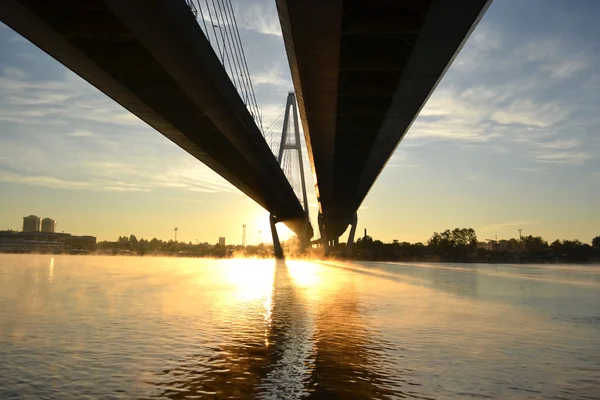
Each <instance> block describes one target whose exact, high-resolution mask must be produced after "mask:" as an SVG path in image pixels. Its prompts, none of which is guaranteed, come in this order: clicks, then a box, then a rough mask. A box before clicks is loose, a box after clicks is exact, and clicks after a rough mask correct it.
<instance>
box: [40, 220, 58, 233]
mask: <svg viewBox="0 0 600 400" xmlns="http://www.w3.org/2000/svg"><path fill="white" fill-rule="evenodd" d="M54 231H56V221H55V220H53V219H52V218H44V219H43V220H42V232H47V233H54Z"/></svg>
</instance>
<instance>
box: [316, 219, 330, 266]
mask: <svg viewBox="0 0 600 400" xmlns="http://www.w3.org/2000/svg"><path fill="white" fill-rule="evenodd" d="M317 219H318V224H319V232H320V234H321V244H322V245H323V249H324V250H325V255H326V256H327V255H329V253H330V252H331V246H330V243H329V239H328V238H327V234H326V233H325V226H324V224H323V214H321V213H319V217H318V218H317Z"/></svg>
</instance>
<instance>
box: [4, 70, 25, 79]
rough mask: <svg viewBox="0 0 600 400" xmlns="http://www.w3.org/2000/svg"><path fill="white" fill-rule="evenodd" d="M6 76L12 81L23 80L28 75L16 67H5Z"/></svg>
mask: <svg viewBox="0 0 600 400" xmlns="http://www.w3.org/2000/svg"><path fill="white" fill-rule="evenodd" d="M4 75H5V76H6V77H8V78H10V79H22V78H24V77H25V75H26V74H25V72H23V71H22V70H20V69H19V68H16V67H4Z"/></svg>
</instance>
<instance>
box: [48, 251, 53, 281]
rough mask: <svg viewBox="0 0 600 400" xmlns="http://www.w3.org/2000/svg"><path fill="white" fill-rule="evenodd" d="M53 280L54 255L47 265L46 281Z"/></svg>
mask: <svg viewBox="0 0 600 400" xmlns="http://www.w3.org/2000/svg"><path fill="white" fill-rule="evenodd" d="M53 280H54V257H52V258H50V265H48V283H52V281H53Z"/></svg>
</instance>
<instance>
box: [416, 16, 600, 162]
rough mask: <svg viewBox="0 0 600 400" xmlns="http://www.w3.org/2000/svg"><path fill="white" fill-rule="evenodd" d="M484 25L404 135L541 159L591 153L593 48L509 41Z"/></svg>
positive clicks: (582, 158)
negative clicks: (589, 50)
mask: <svg viewBox="0 0 600 400" xmlns="http://www.w3.org/2000/svg"><path fill="white" fill-rule="evenodd" d="M482 28H483V29H480V28H478V29H477V30H476V32H475V33H474V34H473V36H472V37H471V39H470V40H469V42H468V43H467V44H466V45H465V48H464V49H463V51H462V52H461V53H460V54H459V56H458V57H457V60H456V62H455V65H453V66H452V67H451V68H450V70H449V71H448V73H447V74H446V76H445V77H444V79H443V80H442V82H441V83H440V85H439V87H438V88H437V89H436V91H435V92H434V93H433V94H432V96H431V98H430V99H429V101H428V102H427V104H426V105H425V107H424V108H423V110H422V111H421V113H420V115H419V117H418V118H417V119H416V121H415V122H414V124H413V126H412V127H411V129H410V131H409V133H408V135H407V139H409V140H410V141H409V142H410V143H411V144H412V145H413V146H419V145H420V146H428V147H429V148H431V146H433V145H436V144H438V143H440V145H441V143H445V144H444V146H447V145H448V143H450V144H454V145H455V146H459V147H461V148H463V149H471V150H475V151H478V152H480V151H486V152H489V153H493V152H496V153H503V154H510V155H514V156H518V157H521V158H522V159H523V160H524V161H526V162H529V161H534V162H538V163H543V164H556V165H558V164H562V165H582V164H584V163H586V162H587V161H588V160H591V159H594V158H596V157H597V156H596V154H597V153H598V151H597V150H596V149H598V145H600V143H596V142H594V132H595V130H597V126H598V124H600V118H598V116H597V115H596V111H595V106H594V104H597V102H598V100H599V97H598V95H597V91H596V90H597V87H598V85H597V83H596V84H594V82H596V81H598V82H600V80H598V79H595V78H594V76H590V74H591V73H592V71H593V68H590V65H593V62H594V61H595V62H596V63H598V62H600V60H597V59H591V58H590V57H591V56H589V55H588V53H589V54H594V53H593V52H586V51H584V50H585V49H583V50H582V49H580V48H574V47H572V46H571V47H569V46H567V45H566V44H565V43H564V42H563V40H562V39H557V38H542V39H540V38H535V37H533V38H532V39H530V40H528V41H526V42H525V43H521V42H520V41H517V42H515V43H513V42H511V39H510V38H509V37H508V34H507V32H502V33H499V32H498V31H497V29H496V28H494V27H493V26H487V27H486V26H485V25H482ZM517 39H519V40H520V38H517ZM512 40H514V39H512ZM581 47H582V48H586V49H587V47H586V46H585V45H582V46H581ZM465 64H468V65H465ZM565 79H569V80H570V81H569V83H568V84H567V83H565ZM567 135H568V136H567ZM565 137H567V138H565Z"/></svg>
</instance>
